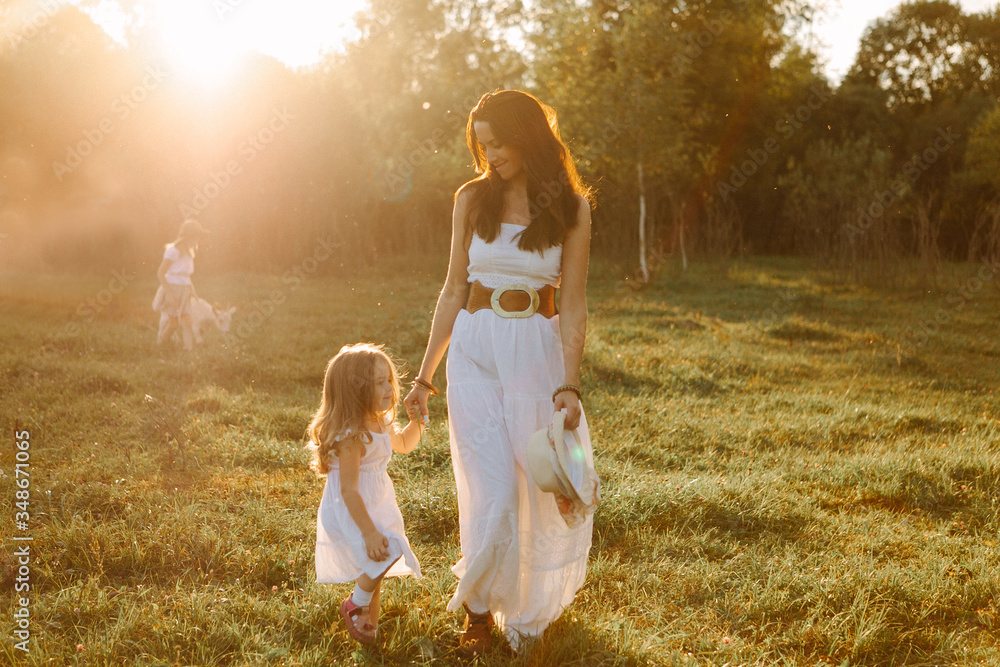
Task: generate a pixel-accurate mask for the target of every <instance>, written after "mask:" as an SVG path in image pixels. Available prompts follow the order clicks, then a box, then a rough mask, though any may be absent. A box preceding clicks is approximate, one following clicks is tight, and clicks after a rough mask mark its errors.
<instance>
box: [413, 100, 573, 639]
mask: <svg viewBox="0 0 1000 667" xmlns="http://www.w3.org/2000/svg"><path fill="white" fill-rule="evenodd" d="M466 139H467V143H468V146H469V150H470V151H471V152H472V156H473V159H474V161H475V165H476V171H477V173H478V174H479V177H478V178H476V179H475V180H473V181H470V182H468V183H466V184H465V185H463V186H462V187H461V188H460V189H459V191H458V193H457V194H456V195H455V208H454V213H453V215H452V244H451V259H450V263H449V265H448V277H447V279H446V280H445V284H444V288H443V289H442V291H441V295H440V296H439V297H438V301H437V306H436V308H435V310H434V319H433V323H432V324H431V333H430V339H429V340H428V343H427V350H426V352H425V353H424V358H423V363H422V364H421V366H420V373H419V375H418V376H417V377H416V378H415V379H414V384H413V389H412V391H411V392H410V393H409V394H408V395H407V397H406V399H405V401H404V404H405V405H406V406H407V409H408V410H409V409H413V408H416V409H418V410H419V411H420V413H421V415H425V414H427V399H428V396H429V395H434V394H436V393H437V389H436V388H435V387H434V385H433V383H432V379H433V377H434V373H435V370H436V369H437V367H438V364H439V363H440V362H441V360H442V358H443V357H444V353H445V350H446V349H448V347H449V345H450V351H449V352H448V367H447V377H448V425H449V431H450V441H451V453H452V463H453V466H454V471H455V481H456V485H457V487H458V507H459V530H460V535H461V545H462V558H461V559H460V560H459V561H458V562H457V563H456V564H455V566H454V567H453V568H452V571H453V572H454V573H455V574H456V575H457V576H458V577H459V582H458V587H457V588H456V590H455V594H454V596H453V597H452V599H451V601H450V602H449V603H448V608H449V609H450V610H457V609H458V608H460V607H463V606H464V607H465V610H466V619H465V629H464V632H463V634H462V636H461V639H460V644H459V649H460V650H461V651H462V652H463V653H466V654H476V653H481V652H483V651H486V650H488V649H489V648H490V643H491V638H490V635H491V632H490V631H491V629H492V628H493V627H494V625H496V626H499V629H500V630H502V631H503V632H504V634H505V636H506V639H507V641H508V642H509V643H510V645H511V647H513V648H519V646H520V645H521V643H522V640H523V639H524V638H525V637H538V636H540V635H541V634H542V632H544V631H545V629H546V628H547V627H548V626H549V624H551V623H552V622H553V621H554V620H555V619H557V618H558V617H559V615H560V614H561V613H562V611H563V609H565V608H566V606H567V605H569V604H570V603H571V602H572V601H573V599H574V597H575V596H576V593H577V591H578V590H579V589H580V587H581V586H582V585H583V582H584V578H585V576H586V567H587V556H588V553H589V550H590V545H591V537H592V532H593V517H592V515H590V514H586V515H585V516H583V515H582V516H580V517H577V518H578V520H574V521H571V522H569V523H567V521H566V520H565V519H564V518H563V517H562V515H561V514H560V512H559V507H558V506H557V503H556V499H555V496H554V495H553V494H551V493H543V492H541V490H540V489H539V488H538V487H537V486H536V485H535V484H534V483H533V482H532V480H531V479H530V478H529V476H528V475H527V473H526V457H525V446H526V443H527V441H528V438H529V436H530V435H531V434H532V433H534V432H535V431H537V430H539V429H542V428H545V427H547V426H548V425H549V424H550V422H551V421H552V415H553V413H554V412H556V411H559V410H562V411H564V412H565V413H566V421H565V427H566V428H567V429H574V428H576V429H578V433H579V437H580V440H581V444H582V445H583V447H584V454H585V456H586V458H587V462H588V464H589V463H591V462H592V460H593V452H592V449H591V445H590V439H589V435H588V431H587V421H586V418H585V417H584V414H583V409H582V407H581V405H580V398H581V393H582V392H581V390H580V387H579V384H580V362H581V358H582V355H583V346H584V339H585V337H586V328H587V302H586V284H587V264H588V259H589V253H590V201H589V198H590V195H591V193H590V190H589V189H588V188H587V187H586V186H585V185H584V184H583V183H582V182H581V180H580V177H579V175H578V174H577V171H576V168H575V166H574V164H573V159H572V157H571V156H570V153H569V150H568V149H567V147H566V145H565V144H564V143H563V142H562V140H561V139H560V138H559V132H558V126H557V123H556V116H555V112H554V111H553V110H552V109H550V108H549V107H546V106H545V105H543V104H542V103H541V102H539V101H538V99H536V98H535V97H533V96H531V95H528V94H527V93H523V92H520V91H515V90H503V91H499V92H495V93H488V94H486V95H484V96H483V97H482V98H481V99H480V100H479V102H478V103H477V104H476V106H475V108H474V109H473V110H472V112H471V113H470V114H469V121H468V125H467V128H466ZM556 288H559V291H560V298H559V304H558V314H557V309H556V300H555V291H556ZM591 511H592V510H591ZM570 524H572V525H570Z"/></svg>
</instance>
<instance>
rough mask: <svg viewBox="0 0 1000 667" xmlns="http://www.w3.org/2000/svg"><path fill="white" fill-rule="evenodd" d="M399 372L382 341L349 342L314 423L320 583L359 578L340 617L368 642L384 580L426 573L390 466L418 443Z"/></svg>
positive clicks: (330, 370) (330, 368) (329, 373)
mask: <svg viewBox="0 0 1000 667" xmlns="http://www.w3.org/2000/svg"><path fill="white" fill-rule="evenodd" d="M398 402H399V376H398V374H397V371H396V365H395V364H394V363H393V361H392V359H391V358H390V357H389V355H388V354H386V352H385V351H384V349H383V348H382V347H381V346H379V345H370V344H367V343H359V344H357V345H345V346H344V347H343V348H341V350H340V352H338V353H337V355H336V356H335V357H333V359H331V360H330V362H329V364H327V367H326V376H325V378H324V380H323V399H322V403H321V404H320V407H319V410H317V412H316V415H315V416H314V417H313V419H312V422H311V423H310V424H309V431H308V432H309V439H310V442H309V448H310V449H311V450H312V452H313V462H312V468H313V469H314V470H315V471H316V472H317V474H319V475H321V476H325V477H326V485H325V487H324V489H323V498H322V500H321V501H320V504H319V511H318V513H317V517H316V581H317V582H320V583H346V582H349V581H354V582H355V587H354V592H353V593H352V594H351V595H349V596H348V597H347V599H345V600H344V601H343V602H342V603H341V605H340V616H341V618H342V619H343V620H344V623H345V624H346V626H347V631H348V633H349V634H350V635H351V637H353V638H354V639H355V640H357V641H359V642H361V643H363V644H369V643H371V642H373V641H374V640H375V637H376V634H375V632H376V629H377V627H378V614H379V590H380V588H381V583H382V579H383V578H385V577H400V576H405V575H412V576H414V577H419V576H420V564H419V563H418V562H417V558H416V556H414V555H413V551H412V549H411V548H410V543H409V541H408V540H407V539H406V534H405V532H404V530H403V517H402V515H401V514H400V512H399V506H398V505H397V504H396V492H395V489H394V488H393V485H392V480H391V479H390V478H389V474H388V473H387V471H386V466H387V464H388V463H389V459H390V457H391V456H392V452H394V451H396V452H399V453H401V454H406V453H408V452H411V451H413V448H414V447H416V446H417V443H418V442H419V441H420V432H421V429H422V427H423V421H422V420H421V419H420V416H419V413H418V412H416V411H413V412H411V414H410V421H409V423H408V424H407V425H406V427H405V428H402V429H400V428H399V427H398V426H397V425H396V421H395V414H396V405H397V404H398Z"/></svg>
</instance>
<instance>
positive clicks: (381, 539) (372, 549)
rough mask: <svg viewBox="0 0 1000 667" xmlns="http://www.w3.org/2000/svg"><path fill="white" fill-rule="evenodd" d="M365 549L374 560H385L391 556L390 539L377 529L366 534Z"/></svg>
mask: <svg viewBox="0 0 1000 667" xmlns="http://www.w3.org/2000/svg"><path fill="white" fill-rule="evenodd" d="M365 551H367V552H368V557H369V558H371V559H372V560H373V561H376V562H378V561H383V560H385V559H386V558H388V557H389V540H388V539H387V538H386V536H385V535H383V534H382V533H380V532H378V531H377V530H376V531H374V532H371V533H369V534H368V535H365Z"/></svg>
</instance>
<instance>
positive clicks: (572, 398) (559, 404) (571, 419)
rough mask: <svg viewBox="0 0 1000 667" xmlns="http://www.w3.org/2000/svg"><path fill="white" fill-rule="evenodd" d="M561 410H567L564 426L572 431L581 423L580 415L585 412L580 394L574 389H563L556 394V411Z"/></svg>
mask: <svg viewBox="0 0 1000 667" xmlns="http://www.w3.org/2000/svg"><path fill="white" fill-rule="evenodd" d="M560 410H565V412H566V421H565V422H563V424H564V428H566V429H567V430H569V431H572V430H573V429H575V428H576V427H577V426H579V425H580V415H581V414H582V413H583V410H582V409H581V408H580V397H579V396H577V395H576V394H574V393H573V392H572V391H561V392H559V393H558V394H556V400H555V405H554V411H555V412H559V411H560Z"/></svg>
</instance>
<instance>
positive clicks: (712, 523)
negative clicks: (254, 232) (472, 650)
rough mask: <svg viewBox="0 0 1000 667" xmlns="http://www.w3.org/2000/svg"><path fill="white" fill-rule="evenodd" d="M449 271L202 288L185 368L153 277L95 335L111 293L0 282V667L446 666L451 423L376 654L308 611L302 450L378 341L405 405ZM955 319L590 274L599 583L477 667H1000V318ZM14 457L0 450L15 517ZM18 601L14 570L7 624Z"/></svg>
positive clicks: (968, 315) (82, 286)
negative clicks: (24, 562) (23, 619)
mask: <svg viewBox="0 0 1000 667" xmlns="http://www.w3.org/2000/svg"><path fill="white" fill-rule="evenodd" d="M444 266H445V263H444V259H443V258H431V259H421V260H416V261H414V260H407V261H406V262H399V263H395V264H394V263H392V262H387V263H385V264H384V265H380V266H379V267H378V268H377V269H375V268H365V267H345V268H344V269H341V270H338V271H337V273H336V274H335V275H329V276H318V275H314V276H311V277H308V278H307V279H305V280H303V281H300V282H296V283H288V282H286V281H284V280H283V279H282V277H281V276H272V277H268V276H252V275H234V276H209V277H205V278H203V280H202V281H200V282H199V284H198V289H199V293H200V294H201V295H203V296H205V297H206V298H208V299H209V300H212V301H219V302H221V303H223V304H233V305H236V306H237V308H238V310H237V313H236V315H235V316H234V319H233V328H232V330H231V334H230V336H227V337H224V336H222V335H221V334H220V333H219V332H218V331H211V330H210V331H207V332H206V334H205V338H206V344H205V345H204V346H203V347H201V348H199V349H197V350H196V351H195V352H194V353H191V354H184V353H182V352H180V351H179V350H178V345H177V344H176V343H174V344H173V345H172V346H170V347H168V348H167V349H164V350H161V349H159V348H158V347H157V346H156V344H155V337H156V325H157V321H156V315H155V314H154V313H153V312H152V311H151V310H150V309H149V301H150V300H151V298H152V293H153V292H154V291H155V289H154V288H155V281H153V280H152V279H150V278H149V277H146V276H142V277H136V278H134V279H133V280H131V281H129V283H128V285H126V286H125V289H124V290H121V291H120V292H116V293H114V294H113V295H112V297H113V298H112V299H111V300H110V302H108V303H107V304H100V303H99V302H98V301H96V299H98V297H99V296H100V297H101V300H104V301H106V300H107V299H106V295H104V296H101V295H102V290H105V289H106V288H107V279H105V278H102V277H92V278H86V277H84V278H80V277H77V276H65V277H55V276H49V277H42V278H35V277H31V278H26V277H19V276H14V275H11V276H5V279H4V281H3V282H2V283H0V315H2V317H0V341H2V348H0V391H2V393H3V397H4V409H3V414H2V424H3V427H4V432H5V433H8V434H13V431H14V425H15V423H16V424H17V426H18V428H19V429H21V430H28V431H30V433H31V450H30V451H31V457H32V458H31V468H30V474H31V476H30V480H31V489H30V491H31V505H30V509H31V519H30V522H29V528H28V530H27V531H26V532H27V534H30V536H31V537H32V538H33V542H31V548H32V553H33V554H35V559H34V560H33V561H32V564H31V585H32V590H31V597H30V600H31V602H30V604H31V607H30V609H31V614H32V616H31V630H32V635H31V641H32V645H31V646H32V651H31V653H29V654H28V655H22V654H21V653H20V652H17V653H15V652H14V651H15V649H13V648H12V645H11V644H10V643H6V644H4V645H3V648H2V649H0V652H3V653H4V656H5V659H7V660H10V661H13V660H15V659H16V660H17V661H18V662H19V663H24V664H39V665H41V664H48V663H49V662H55V663H73V664H98V665H102V664H149V665H152V664H192V665H194V664H197V665H229V664H276V665H277V664H284V665H320V664H459V663H460V660H459V659H458V656H457V653H456V650H455V649H456V646H457V643H458V630H459V628H460V625H459V622H460V618H459V617H458V616H456V615H454V614H451V613H449V612H447V611H446V610H445V605H446V604H447V601H448V599H449V598H450V596H451V594H452V592H453V590H454V584H455V580H454V577H453V575H452V574H451V572H450V569H449V568H450V567H451V565H452V564H454V562H455V561H456V560H457V559H458V558H459V557H460V545H459V538H458V516H457V502H456V498H455V487H454V480H453V478H452V473H451V460H450V455H449V451H448V433H447V422H446V416H447V415H446V409H445V404H444V401H441V400H437V401H436V402H432V404H431V408H432V419H433V421H432V424H431V426H430V428H429V430H428V431H427V433H426V435H425V439H424V441H423V442H422V443H421V446H420V447H419V448H418V449H417V450H416V451H415V452H413V453H412V454H410V455H408V456H397V457H396V458H395V459H394V460H393V463H392V465H391V468H390V474H391V475H392V477H393V479H394V482H395V485H396V489H397V496H398V500H399V504H400V507H401V509H402V512H403V515H404V517H405V519H406V522H407V527H408V530H409V536H410V539H411V542H412V544H413V547H414V550H415V552H416V553H417V556H418V558H419V559H420V561H421V565H422V567H423V571H424V575H425V576H424V577H423V578H422V579H419V580H397V581H389V582H387V583H386V584H385V586H384V588H383V591H384V594H383V617H382V625H381V632H382V633H383V641H382V643H381V644H380V645H379V646H378V647H376V648H361V647H359V646H358V645H357V644H355V643H353V642H352V641H351V640H350V638H349V637H348V636H347V633H346V632H345V631H344V629H343V628H342V625H341V624H340V622H339V618H338V615H337V605H338V604H339V601H340V600H341V599H343V597H345V596H346V595H347V593H348V591H349V590H350V586H348V585H343V586H335V587H334V586H325V585H317V584H316V583H315V579H314V572H313V563H312V556H313V546H314V540H315V513H316V507H317V505H318V502H319V497H320V493H321V490H322V480H320V479H319V478H317V477H316V476H315V475H314V474H313V473H312V472H310V471H309V470H308V463H309V455H308V452H307V451H306V450H305V449H304V448H303V446H304V444H305V435H304V433H305V427H306V425H307V424H308V421H309V419H310V417H311V415H312V412H313V411H314V410H315V409H316V406H317V405H318V401H319V397H320V387H321V381H322V374H323V369H324V366H325V364H326V362H327V360H328V359H329V358H330V357H331V356H332V355H333V354H334V353H336V351H337V350H338V349H339V348H340V347H341V346H342V345H344V344H346V343H353V342H358V341H362V340H365V341H373V342H384V343H386V344H387V345H388V346H389V347H390V348H391V349H392V350H393V351H394V352H395V353H396V355H397V356H398V357H399V359H400V361H401V362H402V365H403V367H404V368H406V369H408V370H410V374H411V376H412V369H414V368H416V367H417V365H418V364H419V362H420V356H421V354H422V351H423V345H424V343H425V342H426V336H427V333H428V329H429V326H430V318H431V314H432V311H433V306H434V300H435V298H436V295H437V292H438V290H439V289H440V286H441V280H442V279H443V277H444V276H443V267H444ZM348 269H350V270H348ZM950 270H953V272H954V284H955V285H958V286H959V287H960V286H961V285H962V284H964V283H963V280H964V277H963V276H964V274H963V273H962V271H963V270H964V269H962V267H955V268H954V269H950ZM954 293H955V292H954V288H953V287H952V286H951V285H949V284H942V285H941V286H939V289H938V290H937V291H935V292H933V293H931V294H927V293H925V292H922V291H918V290H909V289H897V290H892V291H889V290H886V291H875V290H870V289H855V288H850V287H845V286H843V285H838V284H836V283H834V282H831V281H830V280H828V279H827V278H825V277H824V276H822V275H820V274H817V273H815V272H814V271H811V270H810V269H808V267H806V266H804V265H802V264H801V263H798V262H796V261H794V260H769V259H761V260H753V261H747V262H744V263H741V264H737V265H733V266H729V267H724V266H719V265H697V264H696V265H694V266H693V267H692V268H691V270H690V271H689V272H688V273H687V274H686V275H684V274H669V273H665V274H664V275H662V276H660V277H659V278H658V279H657V280H656V281H654V283H653V284H651V285H649V286H648V287H646V288H645V289H643V290H641V291H635V290H632V289H630V288H627V287H625V286H624V284H623V283H621V282H620V281H619V280H618V279H617V277H616V275H615V272H614V270H613V269H612V268H611V267H605V266H601V265H595V267H594V269H593V271H592V277H591V285H590V290H589V295H590V321H589V334H588V340H587V349H586V351H585V358H584V367H583V386H584V390H585V405H586V409H587V415H588V420H589V422H590V425H591V434H592V439H593V441H594V443H595V450H596V451H595V464H596V467H597V470H598V472H599V474H600V475H601V477H602V479H603V481H604V485H603V489H602V495H603V499H602V502H601V505H600V508H599V510H598V512H597V514H596V515H595V517H594V526H595V529H594V548H593V550H592V552H591V557H590V567H589V571H588V576H587V581H586V584H585V585H584V587H583V589H582V590H581V592H580V594H579V596H578V598H577V600H576V601H575V602H574V603H573V604H572V605H571V606H570V607H569V608H568V609H567V610H566V612H565V613H564V615H563V616H562V617H561V618H560V619H559V620H558V621H557V622H556V623H555V624H554V625H553V626H552V627H551V628H550V629H549V631H548V632H547V633H546V635H545V638H544V639H543V640H542V641H540V642H538V643H536V644H535V645H533V647H532V649H531V651H530V652H529V653H527V654H526V655H524V656H520V657H516V658H512V657H510V656H508V655H506V654H505V653H503V652H502V651H501V650H499V649H498V650H496V651H494V652H493V653H491V654H489V655H487V656H485V657H483V658H481V659H480V660H479V664H483V665H506V664H524V665H560V664H566V665H644V664H653V665H673V664H692V665H694V664H706V665H727V664H728V665H761V666H764V665H775V664H795V665H798V664H810V665H812V664H831V665H841V664H844V663H845V662H846V663H847V664H854V665H889V664H893V665H922V664H959V665H965V664H968V665H973V664H991V663H995V662H998V661H1000V646H998V640H997V637H998V633H1000V618H998V613H1000V612H998V602H997V600H998V597H1000V575H998V574H997V573H998V572H1000V568H998V565H1000V562H998V561H1000V557H998V552H997V548H998V545H997V535H998V531H1000V517H998V509H997V508H998V502H1000V483H998V482H997V480H998V479H1000V474H998V473H1000V457H998V455H997V453H996V448H997V444H998V442H1000V406H998V402H1000V400H998V399H1000V395H998V393H997V390H998V386H997V377H1000V373H998V371H1000V368H998V362H997V354H996V350H997V346H996V341H995V338H994V337H993V336H994V334H993V332H994V331H995V325H996V315H995V313H996V312H997V310H998V306H1000V298H998V295H997V292H996V289H995V287H994V286H993V285H986V286H985V287H984V288H983V289H981V290H978V291H976V292H975V293H974V294H971V293H970V296H971V298H968V299H966V300H965V301H964V302H963V303H962V307H961V308H960V309H957V310H948V308H952V307H953V304H954V303H956V300H955V299H954V298H952V299H951V300H949V297H950V296H954ZM88 300H91V301H88ZM91 302H92V303H97V304H98V305H100V309H99V310H98V309H95V308H93V307H92V306H88V305H87V304H88V303H91ZM88 308H89V310H88ZM942 309H944V310H943V311H942ZM942 312H943V313H944V315H942V314H941V313H942ZM935 322H936V323H937V324H936V325H935V324H934V323H935ZM941 322H945V324H941ZM435 380H436V383H437V384H438V386H441V387H442V388H445V389H446V387H445V386H444V385H445V384H446V383H445V382H444V373H443V369H441V371H439V373H438V376H437V377H436V378H435ZM14 453H15V449H14V444H13V436H12V435H11V436H10V437H9V438H8V444H7V445H5V446H3V447H2V448H0V469H2V470H4V471H5V475H4V477H2V478H0V494H3V495H4V496H5V497H6V498H9V499H10V501H9V502H11V503H13V502H14V492H15V487H14V479H13V475H12V472H13V463H14ZM11 516H12V515H11ZM20 534H22V533H21V532H20V531H19V530H18V529H17V528H16V527H15V526H14V524H13V521H9V522H8V523H6V524H4V525H3V528H2V530H0V537H2V538H3V539H4V542H5V544H8V545H9V544H13V542H12V541H11V539H10V538H11V537H13V536H14V535H20ZM16 572H17V562H16V559H15V557H14V556H13V550H12V549H6V550H5V551H4V552H3V554H2V555H0V579H2V581H0V590H2V591H3V594H4V595H5V596H6V599H9V600H11V601H13V597H14V586H15V583H16V581H15V578H16V576H17V575H16Z"/></svg>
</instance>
